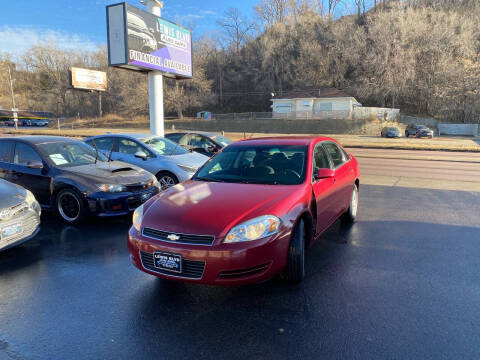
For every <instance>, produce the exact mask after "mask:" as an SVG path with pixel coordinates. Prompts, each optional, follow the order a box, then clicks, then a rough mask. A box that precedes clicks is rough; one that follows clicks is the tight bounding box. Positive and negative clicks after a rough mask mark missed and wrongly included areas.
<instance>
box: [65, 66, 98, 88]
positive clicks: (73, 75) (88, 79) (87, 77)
mask: <svg viewBox="0 0 480 360" xmlns="http://www.w3.org/2000/svg"><path fill="white" fill-rule="evenodd" d="M70 83H71V85H72V87H73V88H75V89H82V90H96V91H106V90H107V73H106V72H103V71H96V70H88V69H82V68H76V67H72V68H71V69H70Z"/></svg>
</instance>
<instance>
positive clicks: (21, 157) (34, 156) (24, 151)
mask: <svg viewBox="0 0 480 360" xmlns="http://www.w3.org/2000/svg"><path fill="white" fill-rule="evenodd" d="M41 161H42V158H41V157H40V155H38V153H37V152H36V151H35V150H34V149H33V148H32V147H30V146H28V145H25V144H22V143H17V144H16V145H15V155H14V156H13V163H14V164H17V165H27V164H28V163H30V162H41Z"/></svg>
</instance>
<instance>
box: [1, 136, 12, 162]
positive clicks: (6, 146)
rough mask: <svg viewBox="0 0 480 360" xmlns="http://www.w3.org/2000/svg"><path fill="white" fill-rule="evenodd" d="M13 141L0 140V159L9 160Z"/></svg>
mask: <svg viewBox="0 0 480 360" xmlns="http://www.w3.org/2000/svg"><path fill="white" fill-rule="evenodd" d="M12 148H13V143H12V142H11V141H0V161H1V162H6V163H9V162H11V160H10V159H11V154H12Z"/></svg>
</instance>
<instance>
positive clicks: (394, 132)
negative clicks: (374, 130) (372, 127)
mask: <svg viewBox="0 0 480 360" xmlns="http://www.w3.org/2000/svg"><path fill="white" fill-rule="evenodd" d="M381 136H382V137H387V138H399V137H402V133H401V131H400V130H399V129H398V128H396V127H384V128H383V129H382V132H381Z"/></svg>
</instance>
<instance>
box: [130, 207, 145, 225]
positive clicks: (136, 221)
mask: <svg viewBox="0 0 480 360" xmlns="http://www.w3.org/2000/svg"><path fill="white" fill-rule="evenodd" d="M132 220H133V227H134V228H135V230H137V231H140V228H141V227H142V220H143V205H140V206H139V207H138V208H136V209H135V211H134V212H133V219H132Z"/></svg>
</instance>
